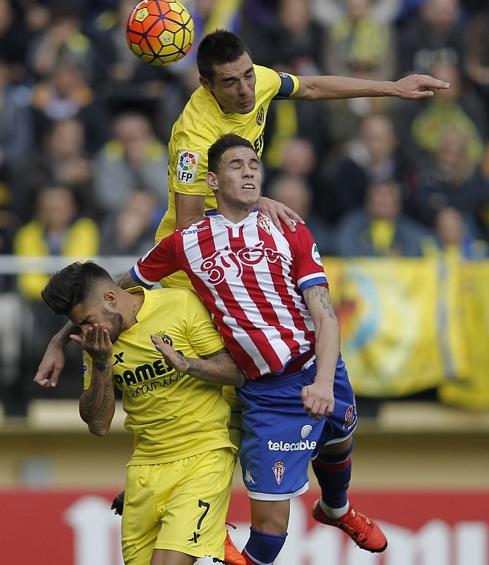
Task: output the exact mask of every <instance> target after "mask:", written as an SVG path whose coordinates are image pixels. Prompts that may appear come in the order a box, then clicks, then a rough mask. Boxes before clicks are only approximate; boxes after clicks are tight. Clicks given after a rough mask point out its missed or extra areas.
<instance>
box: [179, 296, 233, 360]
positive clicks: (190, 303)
mask: <svg viewBox="0 0 489 565" xmlns="http://www.w3.org/2000/svg"><path fill="white" fill-rule="evenodd" d="M187 338H188V340H189V342H190V344H191V345H192V347H193V348H194V350H195V352H196V353H197V355H198V356H199V357H205V356H207V355H212V354H213V353H216V352H217V351H220V350H221V349H223V348H224V344H223V342H222V339H221V336H220V335H219V332H218V331H217V329H216V327H215V326H214V324H213V322H212V319H211V316H210V314H209V311H208V310H207V308H206V307H205V306H204V305H203V304H202V302H201V301H200V300H199V298H198V297H197V296H196V294H194V293H193V292H189V293H188V299H187Z"/></svg>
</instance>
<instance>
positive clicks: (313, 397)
mask: <svg viewBox="0 0 489 565" xmlns="http://www.w3.org/2000/svg"><path fill="white" fill-rule="evenodd" d="M302 402H303V403H304V409H305V411H306V412H307V414H308V415H309V416H310V417H311V418H314V419H315V420H319V419H320V418H323V417H324V416H331V414H332V413H333V410H334V395H333V387H332V386H331V387H325V386H324V384H323V383H312V384H311V385H307V386H305V387H303V388H302Z"/></svg>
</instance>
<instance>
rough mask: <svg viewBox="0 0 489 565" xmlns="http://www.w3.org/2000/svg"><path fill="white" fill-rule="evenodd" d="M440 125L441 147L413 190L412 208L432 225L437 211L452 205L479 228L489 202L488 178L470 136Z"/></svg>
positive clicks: (420, 217) (421, 218)
mask: <svg viewBox="0 0 489 565" xmlns="http://www.w3.org/2000/svg"><path fill="white" fill-rule="evenodd" d="M440 129H441V132H440V147H439V149H438V151H437V152H436V153H435V155H434V157H433V159H432V161H431V163H430V164H429V165H427V166H426V167H425V168H424V169H422V170H421V171H420V173H419V177H418V179H417V185H416V186H415V187H414V190H413V192H412V193H411V194H410V202H409V206H410V209H411V210H412V211H413V213H414V215H415V216H416V217H417V218H419V219H420V220H421V221H423V222H424V223H426V224H428V225H431V224H432V223H433V220H434V217H435V215H436V213H437V212H438V211H439V210H440V209H441V208H444V207H446V206H450V207H453V208H456V209H457V210H458V211H459V212H461V213H462V214H463V215H464V216H465V218H466V220H467V221H469V223H470V224H471V226H472V228H473V229H474V228H475V229H476V225H477V222H478V219H479V218H480V216H479V215H480V213H481V212H482V211H483V210H484V207H485V206H487V205H488V203H489V190H488V182H487V179H485V178H484V176H483V174H482V171H481V169H480V168H479V167H477V166H476V164H475V163H474V162H473V160H472V159H471V157H470V146H469V143H470V142H469V140H468V138H467V136H465V135H464V134H463V133H461V132H460V131H457V130H453V129H451V128H450V127H446V128H440Z"/></svg>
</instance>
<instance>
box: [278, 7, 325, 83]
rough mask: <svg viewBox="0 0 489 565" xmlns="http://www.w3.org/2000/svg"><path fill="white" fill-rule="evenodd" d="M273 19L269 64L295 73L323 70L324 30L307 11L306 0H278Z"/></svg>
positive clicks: (313, 73) (305, 73) (315, 73)
mask: <svg viewBox="0 0 489 565" xmlns="http://www.w3.org/2000/svg"><path fill="white" fill-rule="evenodd" d="M277 15H278V18H277V22H276V23H274V25H273V26H271V27H270V29H269V34H268V35H269V41H270V46H271V47H272V46H273V47H272V49H271V52H272V57H273V60H272V64H273V66H274V67H275V68H277V69H281V70H284V71H287V72H290V73H293V74H298V75H318V74H322V73H324V72H325V71H326V61H325V57H324V45H325V43H326V37H327V36H326V29H325V28H324V27H323V26H322V25H321V24H320V23H318V22H317V21H316V20H315V19H314V18H313V16H312V14H311V9H310V3H309V1H306V2H303V1H302V0H280V2H279V6H278V14H277Z"/></svg>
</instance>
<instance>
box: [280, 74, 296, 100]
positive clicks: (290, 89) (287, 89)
mask: <svg viewBox="0 0 489 565" xmlns="http://www.w3.org/2000/svg"><path fill="white" fill-rule="evenodd" d="M278 76H279V77H280V88H279V89H278V92H277V94H275V96H274V100H283V99H285V98H290V97H291V96H293V95H294V94H295V93H296V92H297V89H298V88H299V79H298V78H297V77H296V76H295V75H291V74H289V73H278Z"/></svg>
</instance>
